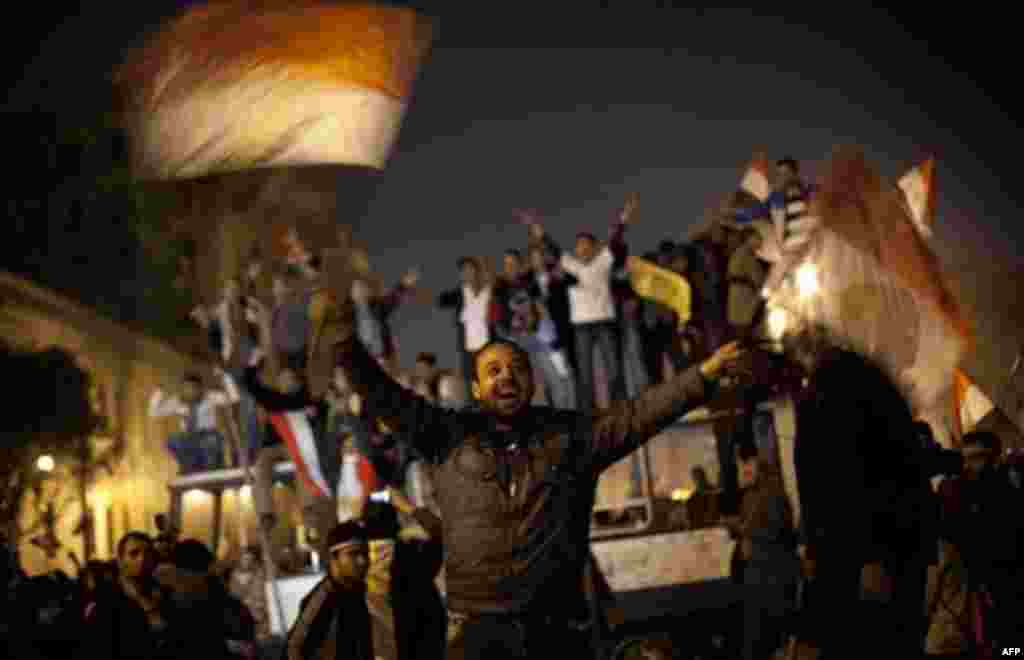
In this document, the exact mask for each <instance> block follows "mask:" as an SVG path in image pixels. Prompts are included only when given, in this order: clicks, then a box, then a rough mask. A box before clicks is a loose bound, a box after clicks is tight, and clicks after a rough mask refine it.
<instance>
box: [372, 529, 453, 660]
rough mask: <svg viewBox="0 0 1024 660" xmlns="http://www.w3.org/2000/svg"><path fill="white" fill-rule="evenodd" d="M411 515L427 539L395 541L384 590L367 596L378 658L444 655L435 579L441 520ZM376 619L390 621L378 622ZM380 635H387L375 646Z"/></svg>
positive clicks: (418, 659) (429, 659)
mask: <svg viewBox="0 0 1024 660" xmlns="http://www.w3.org/2000/svg"><path fill="white" fill-rule="evenodd" d="M413 518H414V519H415V520H416V522H418V523H419V524H420V525H421V526H422V527H423V528H424V529H425V530H426V531H427V535H428V536H429V537H430V538H429V539H427V540H399V541H398V542H396V543H395V555H394V559H393V561H392V562H391V585H390V586H391V589H390V593H388V594H387V595H386V597H385V598H380V597H373V596H371V597H370V598H368V600H369V602H370V604H371V614H373V616H374V617H375V620H374V652H375V653H376V654H377V656H378V657H380V658H384V660H442V659H443V658H444V651H445V631H446V628H447V616H446V614H445V610H444V601H443V600H442V599H441V594H440V593H439V592H438V590H437V584H436V583H435V580H436V579H437V575H438V573H439V572H440V570H441V564H442V561H443V556H444V549H443V546H442V545H441V538H442V531H441V530H442V526H441V520H440V519H439V518H438V517H437V516H436V515H434V514H433V513H431V512H430V511H429V510H427V509H417V510H416V511H414V512H413ZM377 617H382V618H385V619H390V620H391V621H390V622H385V625H382V626H381V625H378V624H379V622H378V621H377ZM387 623H390V624H391V625H387ZM378 628H381V630H378ZM382 636H383V637H387V638H388V639H383V640H382V643H380V644H378V643H377V640H378V639H381V637H382Z"/></svg>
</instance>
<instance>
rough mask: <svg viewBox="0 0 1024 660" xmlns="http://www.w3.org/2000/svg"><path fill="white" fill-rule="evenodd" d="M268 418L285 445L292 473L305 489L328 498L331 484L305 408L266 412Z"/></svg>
mask: <svg viewBox="0 0 1024 660" xmlns="http://www.w3.org/2000/svg"><path fill="white" fill-rule="evenodd" d="M269 421H270V424H271V426H273V427H274V430H275V431H276V432H277V434H278V435H279V436H280V437H281V439H282V440H283V441H284V444H285V447H287V448H288V454H289V455H290V456H291V457H292V463H294V464H295V473H296V475H297V476H298V478H299V481H300V482H301V483H302V487H303V488H304V489H305V490H306V492H308V493H310V494H311V495H314V496H316V497H330V496H331V494H332V492H331V487H330V486H328V485H327V479H326V477H324V470H323V468H322V467H321V464H320V452H319V449H318V447H317V443H316V435H315V434H314V432H313V427H312V426H311V425H310V423H309V418H308V417H307V416H306V411H304V410H294V411H287V412H279V413H274V414H271V415H269Z"/></svg>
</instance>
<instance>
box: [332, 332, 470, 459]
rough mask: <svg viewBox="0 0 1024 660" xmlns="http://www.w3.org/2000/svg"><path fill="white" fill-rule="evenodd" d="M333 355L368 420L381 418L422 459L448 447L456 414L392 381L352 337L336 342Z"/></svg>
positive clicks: (451, 442)
mask: <svg viewBox="0 0 1024 660" xmlns="http://www.w3.org/2000/svg"><path fill="white" fill-rule="evenodd" d="M335 355H336V356H337V365H338V366H339V367H341V368H342V369H343V370H344V371H345V375H346V376H347V377H348V381H349V385H350V387H351V388H352V391H353V392H355V393H356V394H358V395H359V396H360V397H362V404H363V406H364V407H365V410H366V413H367V415H368V416H369V417H370V418H378V419H382V420H384V421H385V422H386V423H387V424H388V426H390V427H392V428H393V429H395V430H396V431H398V432H400V433H402V434H404V435H406V436H407V437H408V438H410V440H411V444H412V446H413V447H414V448H415V449H416V450H417V451H419V452H420V453H422V454H423V455H424V456H427V457H431V458H433V457H437V456H439V455H441V454H442V453H444V452H445V451H447V449H449V448H450V447H451V445H452V444H453V443H454V441H455V439H454V438H453V433H454V432H455V429H456V426H457V414H456V413H454V412H449V411H447V410H445V409H443V408H438V407H436V406H434V405H432V404H431V403H430V402H428V401H427V400H426V399H423V398H422V397H419V396H417V395H416V394H414V393H413V392H412V391H410V390H407V389H405V388H404V387H402V386H401V385H399V384H398V383H397V382H395V381H394V380H393V379H392V378H391V376H389V375H388V374H387V373H386V372H385V371H384V370H383V369H382V368H381V366H380V364H378V362H377V360H375V359H374V358H373V357H372V356H371V355H370V354H369V353H368V352H367V351H366V349H365V348H364V347H363V345H362V344H361V343H360V342H359V341H358V340H357V339H356V338H355V337H354V336H349V337H348V338H347V339H345V340H343V341H342V342H340V343H339V344H338V345H337V350H336V352H335Z"/></svg>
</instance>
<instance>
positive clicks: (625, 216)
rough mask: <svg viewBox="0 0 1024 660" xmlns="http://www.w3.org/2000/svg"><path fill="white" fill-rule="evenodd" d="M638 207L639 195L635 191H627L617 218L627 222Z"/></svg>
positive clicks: (624, 222)
mask: <svg viewBox="0 0 1024 660" xmlns="http://www.w3.org/2000/svg"><path fill="white" fill-rule="evenodd" d="M639 207H640V195H638V194H637V193H635V192H633V193H629V195H627V196H626V205H625V206H623V208H622V213H621V214H619V220H620V221H621V222H622V224H624V225H625V224H629V222H630V221H631V220H632V219H633V217H634V216H635V215H636V210H637V209H638V208H639Z"/></svg>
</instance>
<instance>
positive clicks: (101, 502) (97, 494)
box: [89, 489, 110, 508]
mask: <svg viewBox="0 0 1024 660" xmlns="http://www.w3.org/2000/svg"><path fill="white" fill-rule="evenodd" d="M89 500H90V504H91V505H92V506H94V507H96V508H106V507H107V506H109V505H110V493H108V492H107V491H106V490H105V489H94V490H93V491H92V492H91V493H90V494H89Z"/></svg>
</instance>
